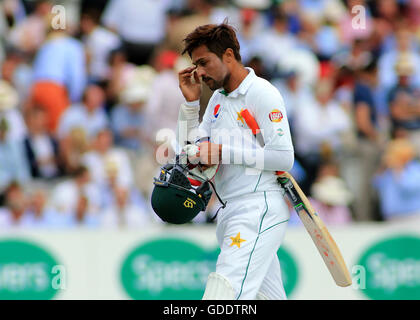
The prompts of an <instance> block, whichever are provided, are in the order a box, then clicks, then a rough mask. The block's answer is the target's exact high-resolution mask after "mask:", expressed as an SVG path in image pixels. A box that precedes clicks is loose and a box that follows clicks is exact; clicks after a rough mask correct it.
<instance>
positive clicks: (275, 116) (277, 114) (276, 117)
mask: <svg viewBox="0 0 420 320" xmlns="http://www.w3.org/2000/svg"><path fill="white" fill-rule="evenodd" d="M268 118H270V121H271V122H280V121H281V120H282V119H283V113H281V111H280V110H279V109H273V110H271V112H270V113H269V115H268Z"/></svg>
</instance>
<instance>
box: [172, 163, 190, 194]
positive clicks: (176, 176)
mask: <svg viewBox="0 0 420 320" xmlns="http://www.w3.org/2000/svg"><path fill="white" fill-rule="evenodd" d="M169 183H172V184H175V185H177V186H180V187H183V188H185V189H191V188H192V187H191V183H190V181H189V180H188V178H187V177H186V176H185V175H184V173H182V172H181V170H179V169H177V168H174V169H173V170H172V174H171V176H170V177H169Z"/></svg>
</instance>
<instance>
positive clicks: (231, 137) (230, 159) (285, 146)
mask: <svg viewBox="0 0 420 320" xmlns="http://www.w3.org/2000/svg"><path fill="white" fill-rule="evenodd" d="M247 70H248V71H249V73H248V75H247V76H246V78H245V79H244V80H243V81H242V83H241V84H240V85H239V86H238V88H236V89H235V90H234V91H232V92H231V93H229V94H226V93H225V91H224V90H223V89H219V90H216V91H215V92H214V93H213V95H212V97H211V98H210V100H209V103H208V105H207V109H206V111H205V114H204V116H203V121H202V122H201V124H200V125H199V130H200V136H201V137H206V136H207V137H210V141H211V142H213V143H221V144H222V145H223V147H222V163H221V164H220V167H219V170H218V172H217V174H216V176H215V178H214V182H215V186H216V189H217V192H218V193H219V195H220V196H221V198H222V199H223V200H228V199H231V198H234V197H238V196H243V195H245V194H248V193H253V192H262V191H281V190H282V189H281V187H280V186H279V185H278V183H277V181H276V175H275V173H274V171H273V170H259V169H251V168H250V165H249V164H250V163H253V162H254V165H251V167H254V168H255V167H260V168H262V167H264V165H261V158H256V154H255V152H250V151H249V150H252V145H254V146H255V142H256V141H255V139H254V138H253V137H252V134H251V131H250V129H249V127H248V126H247V124H246V122H245V121H244V119H243V117H241V114H240V112H241V110H244V109H247V110H248V111H249V113H250V114H251V115H252V116H253V117H254V119H255V120H256V122H257V123H258V125H259V127H260V129H261V133H262V136H263V139H264V143H265V146H264V149H262V148H261V147H259V149H260V150H263V151H264V154H265V155H266V154H267V152H270V150H273V151H289V152H290V151H291V152H293V145H292V139H291V135H290V128H289V124H288V120H287V114H286V109H285V106H284V102H283V98H282V97H281V95H280V93H279V91H278V90H277V89H276V88H275V87H274V86H273V85H272V84H271V83H270V82H268V81H267V80H265V79H263V78H260V77H257V76H256V75H255V72H254V70H252V69H251V68H247ZM189 108H191V107H189ZM196 110H197V111H196V112H197V116H196V118H195V119H193V120H192V122H195V123H197V122H198V121H197V118H198V107H196ZM188 118H191V117H188ZM190 122H191V121H190ZM194 126H195V125H191V124H190V123H188V127H189V131H191V129H192V127H194ZM197 137H198V136H197ZM198 138H199V137H198ZM244 149H245V150H248V151H247V152H245V155H246V156H245V157H244V156H243V152H242V153H240V151H241V150H242V151H243V150H244ZM237 151H238V152H237ZM241 154H242V157H241ZM277 154H278V153H277ZM279 161H280V160H279ZM258 162H260V165H259V166H258ZM271 162H273V161H271ZM255 163H257V166H255ZM289 169H290V168H276V170H289Z"/></svg>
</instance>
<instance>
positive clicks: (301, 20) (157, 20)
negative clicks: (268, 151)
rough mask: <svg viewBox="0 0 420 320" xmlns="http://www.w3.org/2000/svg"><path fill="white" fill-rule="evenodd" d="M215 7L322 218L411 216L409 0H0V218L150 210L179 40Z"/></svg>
mask: <svg viewBox="0 0 420 320" xmlns="http://www.w3.org/2000/svg"><path fill="white" fill-rule="evenodd" d="M225 18H228V22H229V24H231V25H233V26H234V27H235V28H236V30H237V34H238V38H239V42H240V45H241V55H242V62H243V64H244V65H246V66H249V67H252V68H253V69H254V70H255V72H256V74H257V75H259V76H261V77H264V78H266V79H267V80H269V81H270V82H271V83H272V84H273V85H275V86H276V87H277V88H278V90H279V91H280V92H281V94H282V96H283V98H284V102H285V106H286V109H287V115H288V118H289V123H290V126H291V130H292V138H293V143H294V147H295V155H296V161H295V166H294V168H293V169H292V174H293V175H294V176H295V178H296V180H298V182H299V183H300V185H301V187H302V189H303V190H304V192H305V193H306V194H307V195H309V196H310V199H311V202H312V204H313V206H314V207H315V209H316V210H317V211H318V212H319V213H320V216H321V217H322V218H323V219H324V220H325V222H326V223H327V225H332V224H336V225H337V224H349V223H353V222H357V221H391V220H393V221H395V220H400V221H401V220H411V219H418V218H419V217H420V162H419V156H420V99H419V98H420V0H371V1H368V0H365V1H363V0H296V1H291V0H283V1H280V0H277V1H276V0H254V1H252V0H154V1H150V0H95V1H92V0H90V1H88V0H85V1H84V0H61V1H48V0H32V1H31V0H3V1H1V2H0V74H1V79H0V229H1V228H3V229H4V228H9V227H12V226H18V227H31V228H32V227H43V228H45V227H47V228H48V227H51V228H73V227H79V226H84V227H88V228H100V227H116V228H119V227H142V226H146V225H149V224H156V223H160V221H159V219H158V218H156V216H155V215H154V213H153V211H152V209H151V207H150V201H149V199H150V194H151V191H152V188H153V184H152V181H153V176H155V174H156V172H157V171H156V170H158V168H159V163H158V162H157V160H156V154H157V153H158V152H159V150H160V149H159V148H160V146H161V143H162V141H159V140H157V139H156V136H157V134H159V132H160V133H161V131H160V130H161V129H163V128H167V129H171V130H175V128H176V123H177V118H178V109H179V105H180V103H182V102H183V97H182V94H181V92H180V90H179V88H178V76H177V72H178V71H179V70H181V69H183V68H185V67H187V66H188V65H189V64H190V61H189V58H188V57H185V56H184V57H183V56H181V55H180V52H181V51H182V49H183V43H182V40H183V39H184V37H185V36H186V34H188V33H189V32H190V31H192V30H193V29H194V28H195V27H196V26H198V25H202V24H207V23H221V22H222V21H224V20H225ZM203 89H204V92H203V97H202V99H201V101H200V104H201V115H202V114H203V112H204V110H205V108H206V104H207V101H208V99H209V98H210V95H211V91H210V90H209V89H208V88H203ZM217 209H218V202H217V201H211V203H210V205H209V206H208V209H207V212H205V213H203V214H200V215H199V216H198V217H197V218H196V220H195V221H194V222H195V223H206V222H211V217H212V216H213V215H214V213H215V212H216V211H217ZM295 223H297V221H296V215H294V214H292V219H291V224H295Z"/></svg>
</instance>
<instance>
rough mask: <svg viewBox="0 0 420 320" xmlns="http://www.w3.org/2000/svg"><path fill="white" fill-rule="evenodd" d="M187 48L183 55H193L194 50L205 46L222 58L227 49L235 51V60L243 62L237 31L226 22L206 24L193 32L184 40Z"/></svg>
mask: <svg viewBox="0 0 420 320" xmlns="http://www.w3.org/2000/svg"><path fill="white" fill-rule="evenodd" d="M184 43H185V47H184V50H183V51H182V54H184V53H186V52H187V53H188V54H189V56H190V57H191V54H192V52H193V50H194V49H196V48H198V47H200V46H202V45H205V46H206V47H207V48H208V49H209V51H210V52H213V53H214V54H216V55H217V56H218V57H219V58H222V56H223V54H224V53H225V51H226V49H228V48H230V49H232V50H233V54H234V55H235V59H236V60H237V61H241V55H240V53H239V49H240V45H239V41H238V39H237V37H236V32H235V29H234V28H233V27H232V26H230V25H228V24H227V23H226V20H225V22H223V23H221V24H206V25H202V26H199V27H197V28H196V29H195V30H194V31H193V32H191V33H190V34H188V35H187V37H186V38H185V39H184Z"/></svg>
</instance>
